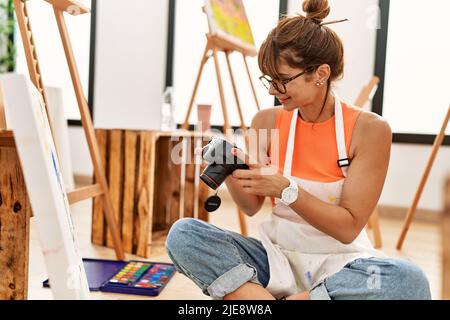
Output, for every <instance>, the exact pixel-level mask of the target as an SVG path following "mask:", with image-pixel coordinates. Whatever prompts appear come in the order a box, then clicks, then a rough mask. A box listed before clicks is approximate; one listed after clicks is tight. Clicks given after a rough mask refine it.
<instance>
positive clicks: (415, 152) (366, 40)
mask: <svg viewBox="0 0 450 320" xmlns="http://www.w3.org/2000/svg"><path fill="white" fill-rule="evenodd" d="M330 3H331V8H332V11H331V14H330V16H329V17H328V18H327V20H328V21H331V20H335V19H344V18H348V19H349V20H350V21H349V22H345V23H342V24H336V25H331V26H330V27H331V28H333V29H334V30H336V32H338V34H339V35H340V36H341V38H342V40H343V42H344V45H345V55H346V57H345V62H346V68H345V76H344V79H343V80H342V81H341V82H339V83H338V84H337V90H338V92H339V94H340V96H341V98H343V99H345V100H347V101H350V102H351V101H354V100H355V99H356V97H357V96H358V93H359V91H360V90H361V88H362V86H363V85H364V84H366V83H367V82H368V81H369V80H370V78H371V77H372V75H373V72H374V66H375V50H376V29H374V28H373V26H376V25H377V21H378V19H377V17H376V16H375V15H374V14H375V13H376V12H377V3H378V1H377V0H358V1H348V0H333V1H330ZM300 5H301V1H293V0H290V1H289V13H290V14H293V13H295V12H299V11H300ZM389 72H391V73H394V72H396V70H395V69H392V70H390V71H389ZM418 94H420V93H418ZM423 94H427V93H423ZM368 107H369V106H366V108H368ZM442 121H443V119H442ZM441 125H442V122H437V123H436V133H437V132H438V131H439V128H440V127H441ZM430 153H431V146H422V145H406V144H394V145H393V147H392V155H391V162H390V168H389V172H388V177H387V180H386V184H385V187H384V190H383V194H382V196H381V199H380V204H382V205H393V206H400V207H410V206H411V203H412V200H413V198H414V195H415V193H416V190H417V188H418V186H419V182H420V179H421V177H422V174H423V171H424V169H425V166H426V163H427V161H428V158H429V156H430ZM449 159H450V147H442V148H441V152H440V153H439V155H438V157H437V158H436V161H435V164H434V167H433V170H432V172H431V174H430V177H429V180H428V183H427V185H426V187H425V189H424V192H423V194H422V198H421V201H420V203H419V208H423V209H430V210H440V209H441V208H442V205H443V200H442V197H443V196H442V191H441V190H442V188H443V184H444V178H445V176H446V175H448V174H450V161H449Z"/></svg>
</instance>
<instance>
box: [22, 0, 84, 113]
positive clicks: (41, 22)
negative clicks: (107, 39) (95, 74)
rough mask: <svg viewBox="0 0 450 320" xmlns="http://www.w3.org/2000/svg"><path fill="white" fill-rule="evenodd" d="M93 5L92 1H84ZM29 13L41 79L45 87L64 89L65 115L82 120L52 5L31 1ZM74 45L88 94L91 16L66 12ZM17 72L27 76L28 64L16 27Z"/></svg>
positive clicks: (28, 4)
mask: <svg viewBox="0 0 450 320" xmlns="http://www.w3.org/2000/svg"><path fill="white" fill-rule="evenodd" d="M81 2H82V3H83V4H85V5H86V6H87V7H90V5H91V1H90V0H83V1H81ZM27 8H28V15H29V17H30V23H31V28H32V30H33V36H34V42H35V45H36V52H37V55H38V58H39V62H40V67H41V74H42V79H43V82H44V85H45V86H51V87H59V88H61V89H62V95H63V96H62V97H63V105H61V106H60V107H61V108H63V109H64V114H65V116H66V117H67V118H68V119H79V118H80V113H79V110H78V104H77V100H76V97H75V93H74V89H73V85H72V80H71V78H70V73H69V68H68V67H67V60H66V56H65V54H64V49H63V46H62V43H61V37H60V35H59V31H58V26H57V24H56V19H55V15H54V13H53V8H52V6H51V5H50V4H48V3H46V2H45V1H36V0H35V1H28V2H27ZM64 17H65V20H66V24H67V29H68V30H69V37H70V41H71V44H72V48H73V52H74V56H75V60H76V63H77V67H78V71H79V73H80V78H81V84H82V87H83V90H84V93H85V96H86V97H87V93H88V85H89V48H90V25H91V22H90V21H91V15H90V14H83V15H80V16H71V15H69V14H64ZM16 30H17V32H16V43H17V66H16V71H17V73H21V74H25V75H26V76H28V66H27V62H26V58H25V53H24V50H23V45H22V40H21V36H20V33H19V29H18V27H16Z"/></svg>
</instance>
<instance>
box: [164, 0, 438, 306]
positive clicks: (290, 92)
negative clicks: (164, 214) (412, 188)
mask: <svg viewBox="0 0 450 320" xmlns="http://www.w3.org/2000/svg"><path fill="white" fill-rule="evenodd" d="M303 10H304V12H306V17H303V16H297V17H293V18H285V19H283V20H282V21H280V22H279V24H278V26H277V27H276V28H275V29H274V30H273V31H272V32H271V33H270V34H269V36H268V38H267V39H266V41H265V42H264V44H263V45H262V47H261V50H260V53H259V66H260V69H261V71H262V72H263V74H264V75H265V76H263V77H262V78H261V80H262V81H263V82H264V83H265V84H266V86H267V87H268V89H269V93H270V94H271V95H274V96H276V97H277V98H278V100H279V101H280V102H281V103H282V105H283V106H282V108H274V109H268V110H263V111H261V112H259V113H258V114H257V115H256V116H255V118H254V119H253V122H252V128H253V129H255V130H257V131H258V132H267V131H270V130H274V129H275V130H278V131H277V132H278V133H279V134H278V137H277V138H275V139H274V138H273V136H272V135H271V134H267V136H268V139H269V143H268V144H267V145H266V146H264V144H260V148H259V152H258V155H257V158H258V160H259V162H260V163H262V164H259V163H255V161H250V160H249V157H248V156H247V155H244V154H242V152H241V151H240V150H237V149H234V150H233V152H234V154H235V155H236V156H238V157H240V158H242V159H245V161H246V162H247V164H248V165H249V167H250V170H238V171H235V172H234V174H233V175H232V176H230V177H229V178H228V179H227V180H226V184H227V187H228V189H229V191H230V193H231V195H232V197H233V199H234V201H235V202H236V203H237V204H238V205H239V207H240V208H241V209H242V211H243V212H245V213H246V214H247V215H249V216H253V215H255V214H256V213H257V212H258V211H259V210H260V209H261V207H262V204H263V202H264V200H265V198H266V197H270V198H271V199H272V204H273V214H272V216H271V220H270V221H268V222H265V223H263V224H262V225H261V228H260V236H261V237H260V238H261V241H259V240H256V239H253V238H249V237H243V236H241V235H239V234H236V233H233V232H230V231H226V230H221V229H219V228H217V227H215V226H212V225H210V224H207V223H205V222H202V221H198V220H193V219H184V220H181V221H178V222H177V223H176V224H175V225H174V226H173V227H172V229H171V230H170V232H169V235H168V238H167V242H166V247H167V251H168V254H169V256H170V257H171V259H172V260H173V262H174V264H175V266H176V267H177V270H178V271H179V272H181V273H183V274H184V275H186V276H187V277H189V278H190V279H192V280H193V281H194V282H195V283H196V284H197V285H198V286H199V287H200V288H202V290H203V292H204V293H205V294H206V295H209V296H211V297H212V298H213V299H256V300H258V299H292V300H295V299H298V300H305V299H430V290H429V285H428V281H427V279H426V277H425V275H424V274H423V272H422V271H421V270H420V269H419V268H418V267H417V266H416V265H414V264H412V263H410V262H408V261H404V260H394V259H389V258H388V257H386V256H385V255H384V254H383V253H381V252H380V251H377V250H375V249H374V248H373V246H372V244H371V243H370V241H369V239H368V237H367V234H366V232H365V230H364V227H365V225H366V224H367V221H368V219H369V217H370V214H371V213H372V212H373V210H374V209H375V206H376V204H377V202H378V200H379V197H380V195H381V192H382V188H383V185H384V181H385V178H386V174H387V169H388V163H389V158H390V148H391V141H392V133H391V130H390V127H389V125H388V124H387V122H386V121H384V120H383V119H382V118H381V117H379V116H377V115H375V114H373V113H370V112H364V111H361V110H360V109H358V108H355V107H352V106H350V105H349V104H347V103H345V102H343V101H341V100H340V99H339V98H338V97H337V95H336V94H335V93H333V91H332V90H331V86H332V84H333V83H334V82H335V81H336V80H338V79H339V78H341V77H342V74H343V70H344V62H343V60H344V50H343V46H342V42H341V40H340V39H339V37H338V36H337V35H336V33H335V32H333V31H332V30H331V29H330V28H329V27H326V26H325V25H324V23H323V22H322V21H323V19H325V18H326V17H327V16H328V14H329V12H330V7H329V4H328V1H327V0H306V1H305V2H304V3H303ZM271 136H272V138H270V137H271ZM261 145H262V146H261ZM273 168H275V170H274V172H272V173H271V174H268V172H269V171H271V170H270V169H273Z"/></svg>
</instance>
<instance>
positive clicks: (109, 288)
mask: <svg viewBox="0 0 450 320" xmlns="http://www.w3.org/2000/svg"><path fill="white" fill-rule="evenodd" d="M174 274H175V267H174V266H173V265H171V264H165V263H151V262H139V261H130V262H129V263H128V264H127V265H125V266H124V267H123V268H122V269H121V270H120V271H119V272H118V273H116V274H115V275H114V276H113V277H112V278H111V279H109V281H108V282H107V283H106V284H105V285H104V286H103V287H102V291H105V292H117V293H128V294H142V295H148V296H157V295H159V293H160V292H161V290H162V289H163V288H164V287H165V286H166V285H167V283H168V282H169V280H170V279H171V278H172V276H173V275H174Z"/></svg>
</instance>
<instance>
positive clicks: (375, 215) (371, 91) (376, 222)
mask: <svg viewBox="0 0 450 320" xmlns="http://www.w3.org/2000/svg"><path fill="white" fill-rule="evenodd" d="M379 83H380V78H378V77H377V76H374V77H373V78H372V79H371V80H370V82H369V84H368V85H367V86H365V87H364V88H363V89H362V90H361V93H360V94H359V96H358V98H357V99H356V101H355V103H354V105H355V106H357V107H360V108H363V107H364V105H365V104H366V103H367V102H368V101H371V100H372V98H373V96H374V95H375V92H376V90H377V89H378V85H379ZM367 228H368V229H373V240H374V241H373V242H374V247H375V248H376V249H379V248H381V247H382V246H383V242H382V240H381V229H380V214H379V212H378V208H375V210H374V211H373V212H372V215H371V216H370V218H369V222H368V223H367Z"/></svg>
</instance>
